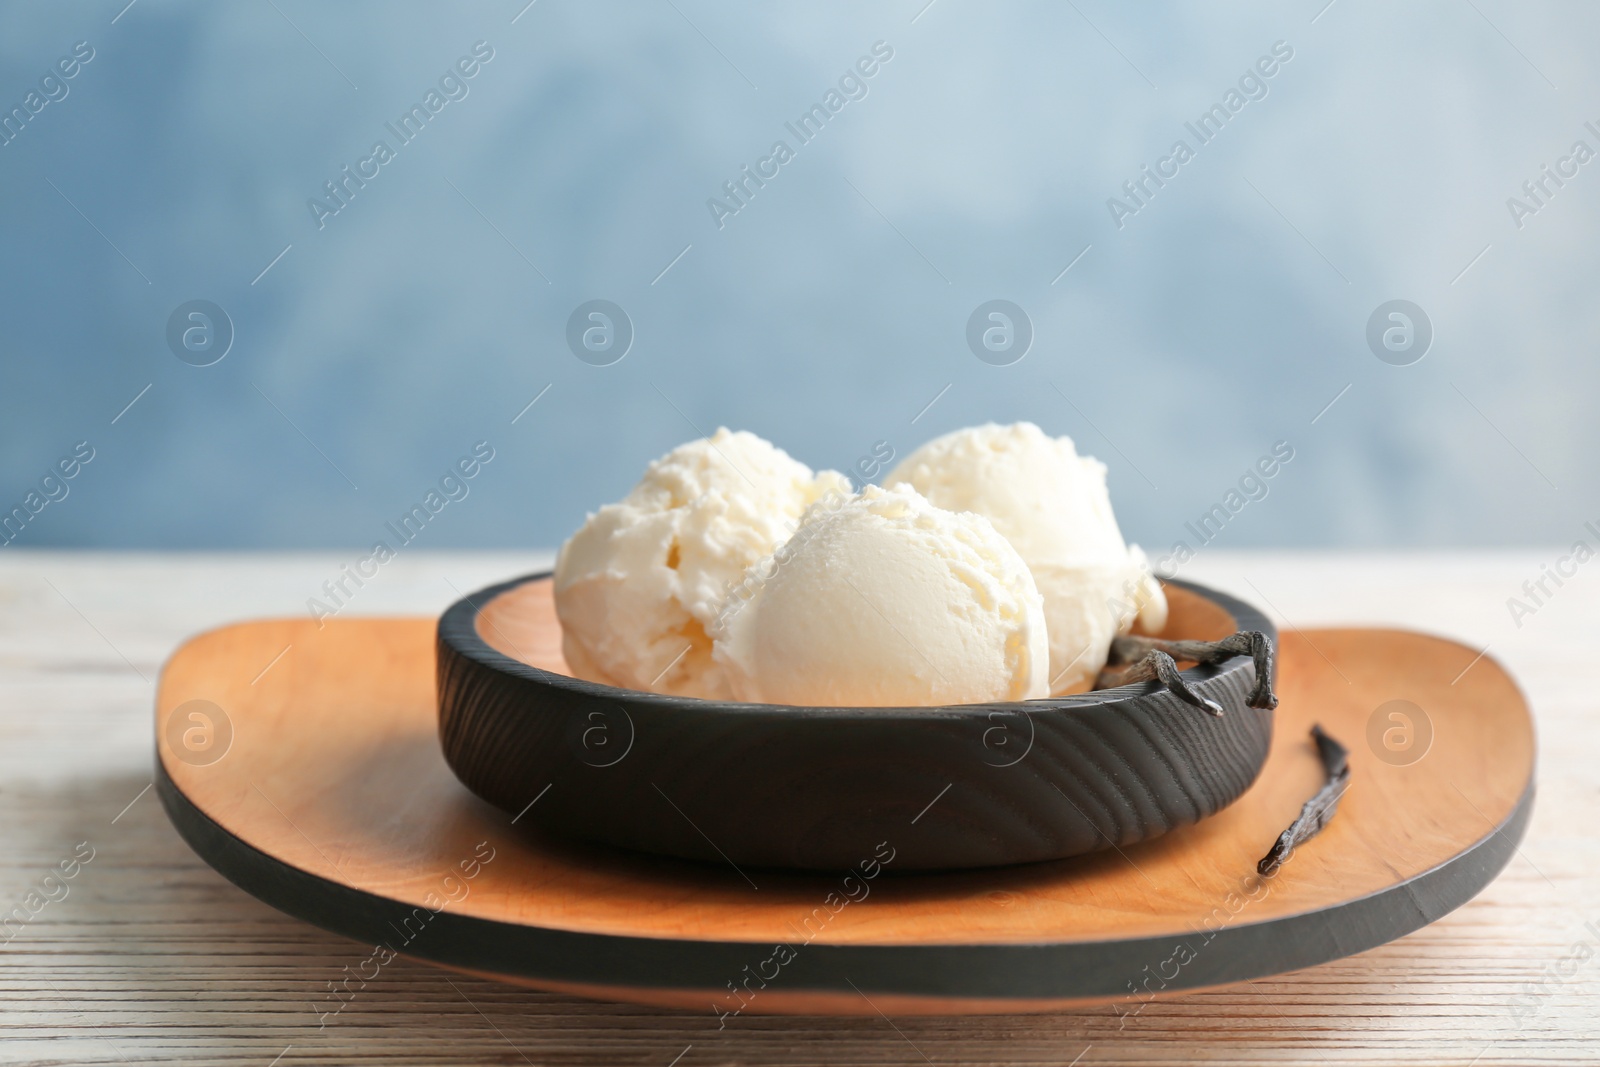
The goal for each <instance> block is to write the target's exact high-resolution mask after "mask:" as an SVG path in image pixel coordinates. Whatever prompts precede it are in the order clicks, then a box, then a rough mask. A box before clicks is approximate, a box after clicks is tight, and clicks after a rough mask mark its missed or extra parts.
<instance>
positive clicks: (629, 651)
mask: <svg viewBox="0 0 1600 1067" xmlns="http://www.w3.org/2000/svg"><path fill="white" fill-rule="evenodd" d="M829 490H833V491H834V493H835V494H836V495H838V494H848V493H849V491H850V484H849V481H848V480H847V479H846V478H845V476H844V475H842V474H839V473H838V472H836V471H822V472H820V473H818V474H813V473H812V471H811V468H809V467H807V466H806V465H805V464H803V463H799V462H797V461H795V460H793V459H791V458H790V457H789V456H788V455H787V454H786V453H784V452H783V451H782V450H781V449H778V448H776V447H774V446H773V445H772V444H770V443H769V442H767V441H765V440H763V439H761V438H760V437H757V436H755V435H754V434H751V433H745V432H742V431H741V432H739V433H732V432H730V431H728V430H727V429H719V430H717V432H716V433H715V434H713V435H712V436H711V437H709V438H702V439H700V440H697V441H690V442H689V443H688V444H685V445H680V446H679V447H677V448H675V449H673V450H672V451H671V452H669V453H667V455H665V456H663V457H662V458H660V459H658V460H656V461H655V462H654V463H652V464H650V467H649V469H648V470H647V471H645V474H644V477H643V478H641V479H640V481H639V484H638V485H636V486H634V488H633V490H632V491H631V492H630V493H629V494H628V495H627V496H626V497H625V498H623V499H622V500H621V501H619V502H618V503H615V504H607V505H606V506H604V507H602V508H601V509H600V510H599V511H597V512H595V513H593V514H591V515H589V517H588V519H587V520H586V521H585V522H584V524H583V526H582V528H580V529H579V530H578V532H577V533H575V534H573V535H572V537H571V538H570V539H569V540H568V541H567V543H566V544H564V545H562V546H561V552H560V554H559V555H558V556H557V558H556V572H555V601H556V613H557V615H558V616H559V617H560V619H561V629H562V650H563V652H564V653H565V655H566V659H567V665H568V666H569V667H571V668H572V671H573V673H574V674H576V675H577V676H578V677H580V678H586V679H588V680H590V681H595V682H605V683H607V684H610V685H618V686H624V687H627V688H630V689H644V690H652V691H655V692H659V693H673V694H678V695H681V696H698V697H707V698H714V699H728V698H729V697H730V696H731V691H730V689H729V686H728V681H727V679H726V677H725V671H724V668H723V665H722V664H720V663H718V662H717V661H716V660H714V659H713V657H712V655H711V638H710V636H709V635H708V633H707V628H708V627H709V626H710V625H711V624H712V623H713V622H714V621H715V619H716V617H717V615H718V613H719V612H720V611H721V609H722V607H723V604H724V603H725V601H726V599H727V597H728V590H729V588H730V587H731V586H732V585H733V584H734V583H735V582H738V581H740V580H741V579H742V578H743V576H744V573H745V571H746V569H747V568H749V566H750V565H751V564H753V563H755V562H756V561H758V560H760V559H762V558H763V557H765V556H767V555H769V554H770V553H771V552H773V551H774V550H775V549H776V548H777V547H778V546H780V545H782V544H783V543H784V542H785V541H787V540H788V538H789V535H790V534H791V533H792V532H793V531H794V529H795V528H796V526H797V525H798V522H799V520H800V517H801V515H802V514H803V513H804V511H805V509H806V508H807V507H808V506H809V505H811V504H812V503H814V502H815V501H816V500H818V499H819V498H820V497H821V496H822V495H823V494H824V493H826V492H828V491H829Z"/></svg>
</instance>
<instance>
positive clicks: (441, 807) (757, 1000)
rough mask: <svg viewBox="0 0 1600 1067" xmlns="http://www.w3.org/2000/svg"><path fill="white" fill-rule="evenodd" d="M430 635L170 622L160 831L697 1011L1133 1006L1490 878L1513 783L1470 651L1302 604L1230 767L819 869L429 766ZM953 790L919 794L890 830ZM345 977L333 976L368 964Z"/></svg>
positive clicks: (1525, 777)
mask: <svg viewBox="0 0 1600 1067" xmlns="http://www.w3.org/2000/svg"><path fill="white" fill-rule="evenodd" d="M434 631H435V620H433V619H428V618H414V619H354V618H351V619H330V620H327V621H326V623H325V625H323V626H322V627H320V628H319V626H318V624H317V623H316V622H314V621H311V620H305V619H295V620H281V621H264V622H251V623H244V624H240V625H235V626H229V627H225V628H223V629H220V630H216V631H213V632H211V633H207V634H203V635H201V636H200V637H197V638H195V639H193V640H192V641H190V642H189V643H188V644H186V645H184V646H183V647H182V648H181V649H179V650H178V651H177V653H175V654H174V656H173V657H172V659H171V661H170V662H169V663H168V664H167V666H166V669H165V671H164V672H163V675H162V679H161V685H160V689H159V693H158V696H157V704H156V736H157V753H158V766H157V785H158V789H159V791H160V795H161V798H162V801H163V803H164V804H165V806H166V809H167V811H168V813H169V815H170V816H171V818H172V820H173V822H174V824H175V825H176V826H177V828H178V830H179V832H180V833H181V834H182V835H183V836H184V838H185V839H186V840H187V841H188V842H189V843H190V844H191V845H192V846H193V847H194V849H195V850H196V851H197V852H198V853H199V854H200V855H201V856H202V857H203V858H205V859H206V861H207V862H209V863H210V864H211V865H212V866H214V867H215V868H217V870H219V871H221V872H222V873H223V874H224V875H226V876H227V877H228V878H230V879H231V880H232V881H234V882H235V883H236V884H238V885H239V886H240V887H242V888H243V889H245V890H246V891H247V892H250V893H252V894H254V895H255V896H257V897H260V898H261V899H262V900H264V901H267V902H268V903H270V904H272V905H274V906H276V907H278V908H280V909H282V910H284V911H286V912H288V913H290V914H293V915H296V916H299V917H301V918H303V919H305V920H307V921H310V922H313V923H316V924H318V925H320V926H323V927H325V928H327V929H330V930H334V931H337V932H339V933H342V934H345V935H347V936H349V937H352V938H354V939H356V940H358V941H362V942H365V943H366V944H367V945H370V946H377V947H376V948H374V949H373V950H371V951H370V952H368V950H363V952H368V960H369V963H371V967H373V968H375V967H377V966H380V965H381V964H380V962H375V961H381V960H383V959H386V958H388V957H387V955H385V953H389V952H394V953H403V954H407V955H411V956H415V957H419V958H422V959H427V960H431V961H433V962H436V963H439V964H442V965H445V966H448V967H453V968H457V969H461V970H469V971H473V972H477V973H481V974H486V975H493V976H497V977H500V978H504V979H506V980H509V981H515V982H521V983H525V984H529V985H533V986H537V987H540V988H544V989H551V990H558V991H567V992H572V993H577V994H581V995H587V996H594V997H603V998H610V999H621V1000H632V1001H638V1002H645V1003H652V1004H664V1005H676V1006H681V1007H684V1008H689V1009H693V1010H697V1011H708V1012H714V1013H717V1014H720V1015H722V1016H723V1017H724V1018H726V1017H727V1016H728V1015H731V1014H732V1013H735V1012H741V1013H762V1012H797V1013H820V1012H836V1013H873V1012H876V1011H879V1010H882V1011H885V1012H889V1013H911V1012H928V1013H955V1012H1010V1011H1030V1010H1048V1009H1050V1008H1056V1007H1062V1006H1067V1005H1070V1004H1073V1003H1081V1002H1084V1001H1092V1000H1099V1001H1108V1000H1109V1001H1113V1002H1120V1003H1121V1004H1123V1005H1126V1006H1127V1008H1128V1010H1133V1009H1134V1008H1136V1007H1137V1005H1138V1004H1139V1003H1141V1002H1142V1001H1143V1000H1144V999H1146V998H1148V997H1150V996H1153V995H1161V994H1170V993H1173V992H1178V991H1182V990H1188V989H1196V988H1201V987H1208V986H1216V985H1222V984H1227V983H1231V982H1236V981H1240V980H1243V979H1250V978H1256V977H1260V976H1263V975H1268V974H1273V973H1277V972H1280V971H1284V970H1288V969H1292V968H1297V967H1304V966H1309V965H1312V964H1316V963H1320V962H1322V961H1325V960H1330V959H1334V958H1337V957H1340V956H1345V955H1348V954H1351V953H1354V952H1359V951H1361V950H1363V949H1366V948H1370V947H1372V946H1374V945H1377V944H1380V943H1382V942H1384V941H1387V940H1389V939H1391V938H1395V937H1399V936H1401V935H1403V934H1405V933H1408V932H1410V931H1412V930H1415V929H1417V928H1418V927H1420V926H1423V925H1424V924H1426V923H1428V922H1430V921H1432V920H1434V919H1436V918H1438V917H1439V916H1441V915H1443V914H1445V913H1446V912H1448V911H1450V910H1451V909H1452V908H1455V907H1458V906H1459V905H1461V904H1462V903H1464V902H1465V901H1466V900H1468V899H1469V898H1471V897H1472V896H1473V895H1474V894H1475V893H1477V892H1478V891H1479V890H1480V889H1482V888H1483V887H1484V886H1485V885H1486V884H1488V882H1489V881H1490V880H1491V879H1492V878H1493V877H1494V875H1495V874H1496V873H1497V872H1498V871H1499V870H1500V868H1501V867H1502V866H1504V864H1505V863H1506V861H1507V860H1508V858H1509V857H1510V856H1511V854H1512V851H1513V849H1514V848H1515V847H1516V843H1517V841H1518V840H1519V839H1520V837H1521V835H1522V832H1523V829H1524V827H1525V825H1526V822H1527V819H1528V815H1529V811H1530V808H1531V804H1532V795H1533V753H1534V740H1533V729H1532V723H1531V721H1530V718H1529V714H1528V709H1527V706H1526V704H1525V703H1524V702H1523V699H1522V697H1521V695H1520V694H1519V693H1518V691H1517V688H1516V686H1515V685H1514V684H1513V683H1512V681H1511V679H1510V678H1509V677H1507V675H1506V673H1505V672H1504V671H1503V670H1502V669H1501V668H1500V667H1499V666H1498V665H1496V664H1495V663H1494V661H1493V660H1491V659H1490V658H1488V657H1483V658H1482V659H1477V660H1476V662H1475V656H1476V653H1475V652H1474V650H1472V649H1469V648H1466V647H1464V646H1461V645H1458V644H1455V643H1453V642H1450V641H1445V640H1441V639H1438V638H1434V637H1427V636H1423V635H1420V634H1414V633H1406V632H1398V631H1389V630H1314V631H1309V632H1304V633H1302V632H1298V631H1297V632H1291V633H1288V634H1286V635H1285V636H1284V637H1283V639H1282V643H1281V648H1280V665H1281V673H1280V678H1279V685H1278V692H1279V695H1280V697H1281V698H1282V703H1281V704H1280V706H1279V709H1278V712H1277V716H1278V723H1277V730H1276V732H1275V736H1274V738H1273V742H1272V751H1271V753H1270V755H1269V757H1268V759H1267V763H1266V767H1265V770H1264V771H1263V773H1262V774H1261V776H1260V777H1259V778H1258V779H1257V780H1256V782H1255V784H1254V785H1252V786H1251V787H1250V788H1249V789H1248V790H1247V791H1246V792H1245V794H1244V795H1243V796H1242V797H1241V798H1240V799H1239V800H1238V801H1237V802H1235V803H1234V804H1233V805H1231V806H1230V807H1228V808H1226V809H1225V810H1223V811H1222V812H1220V813H1219V814H1217V815H1215V816H1213V817H1212V818H1209V819H1206V820H1204V821H1202V822H1199V823H1197V824H1195V825H1192V826H1187V827H1183V828H1180V829H1177V830H1174V831H1172V832H1171V833H1168V834H1166V835H1164V836H1162V837H1160V838H1158V839H1155V840H1152V841H1148V842H1145V843H1144V844H1140V845H1136V846H1132V847H1128V848H1121V849H1114V850H1106V851H1103V852H1099V853H1096V854H1093V855H1089V856H1082V857H1078V858H1075V859H1070V860H1061V861H1054V862H1050V863H1041V864H1032V865H1024V866H1014V867H1003V868H987V869H980V870H969V871H962V872H955V873H941V874H931V873H923V874H910V873H900V872H897V871H896V864H897V860H898V855H897V853H896V851H895V849H896V840H895V836H896V835H895V834H894V833H893V832H892V830H890V831H886V832H887V833H888V837H887V838H886V839H885V841H884V845H883V847H882V848H881V849H878V848H875V847H874V848H869V849H868V850H867V851H866V852H865V854H863V855H861V856H860V857H859V858H858V860H857V862H856V863H855V864H854V865H853V867H852V869H851V870H850V871H845V870H841V871H838V872H835V873H831V874H797V873H774V872H771V871H766V870H760V869H749V868H739V869H735V868H734V867H733V866H732V865H730V864H727V863H724V862H721V861H719V862H717V863H714V864H713V863H701V862H695V861H690V860H677V859H668V858H663V857H650V856H641V855H639V854H637V853H629V852H623V851H621V850H613V849H609V848H606V847H604V846H598V845H583V844H575V843H572V842H569V841H566V840H562V839H558V838H555V837H551V836H547V835H545V834H544V833H542V832H540V831H536V830H531V829H529V828H528V823H529V820H528V819H527V818H526V817H525V816H524V817H522V818H520V819H519V818H518V817H517V816H512V815H508V814H505V813H503V812H501V811H499V810H497V809H495V808H493V807H491V806H490V805H488V804H486V803H484V802H483V801H481V800H479V799H477V798H476V797H474V796H472V795H471V794H470V793H469V792H468V791H467V790H466V788H464V787H463V786H462V785H461V784H460V783H459V782H458V781H457V780H456V778H455V776H454V775H453V774H451V772H450V768H449V767H448V766H447V765H446V763H445V760H444V757H443V756H442V754H441V752H440V747H439V739H438V736H437V719H436V707H435V694H434V684H435V680H434ZM268 664H272V666H271V669H269V670H267V671H266V672H265V673H262V668H263V667H264V666H266V665H268ZM1394 701H1406V702H1408V703H1406V704H1399V705H1397V704H1394V703H1392V702H1394ZM1395 714H1401V715H1402V717H1403V718H1404V719H1405V721H1404V722H1402V721H1401V720H1396V719H1394V718H1392V717H1391V716H1393V715H1395ZM1314 722H1316V723H1321V724H1322V725H1323V726H1324V727H1325V728H1326V729H1327V730H1328V731H1330V732H1331V733H1332V734H1333V735H1334V736H1336V737H1338V738H1340V739H1341V740H1343V741H1344V742H1346V743H1347V744H1348V745H1349V746H1350V749H1351V753H1352V755H1351V760H1352V764H1353V768H1354V776H1353V780H1352V783H1351V786H1350V791H1349V793H1348V794H1347V795H1346V797H1345V799H1344V802H1343V805H1342V806H1341V808H1340V811H1339V813H1338V815H1337V817H1336V818H1334V820H1333V821H1332V823H1331V824H1330V825H1329V826H1328V828H1327V829H1326V830H1324V831H1323V833H1322V834H1321V835H1320V836H1318V837H1316V838H1314V839H1312V840H1311V841H1310V842H1308V843H1306V844H1305V845H1302V846H1301V847H1300V849H1299V850H1298V851H1297V852H1296V853H1295V854H1294V856H1293V857H1292V858H1291V859H1290V861H1289V862H1288V863H1287V864H1286V865H1285V866H1284V867H1283V868H1282V869H1281V871H1280V872H1279V873H1278V874H1277V875H1276V876H1275V877H1273V878H1271V879H1266V880H1262V879H1260V878H1257V877H1256V876H1255V875H1254V873H1253V872H1254V868H1255V864H1256V861H1257V860H1258V859H1259V858H1260V857H1261V856H1262V854H1263V853H1264V852H1265V851H1266V850H1267V848H1268V847H1269V846H1270V845H1271V844H1272V841H1273V839H1274V838H1275V837H1276V836H1277V834H1278V833H1279V832H1280V831H1281V830H1282V829H1283V828H1284V827H1285V826H1286V825H1288V823H1289V822H1290V821H1291V820H1292V819H1293V818H1294V816H1295V815H1296V813H1297V812H1298V811H1299V809H1300V806H1301V804H1302V803H1303V802H1304V801H1305V800H1306V798H1307V797H1309V796H1310V795H1311V794H1312V793H1313V792H1314V791H1315V790H1316V789H1317V787H1318V786H1319V785H1320V784H1321V773H1322V772H1321V768H1320V766H1319V765H1318V761H1317V758H1316V755H1315V751H1314V749H1313V747H1312V745H1311V742H1310V741H1309V739H1308V737H1307V731H1308V730H1309V728H1310V726H1311V725H1312V723H1314ZM1395 730H1404V731H1406V732H1405V733H1404V736H1403V737H1402V736H1400V735H1397V734H1394V733H1393V731H1395ZM1385 731H1390V736H1388V737H1385ZM1369 738H1371V739H1372V740H1371V741H1370V742H1369ZM1400 741H1408V742H1409V746H1401V747H1400V748H1399V749H1398V750H1397V749H1396V747H1395V746H1396V744H1397V743H1398V742H1400ZM1380 753H1381V755H1380ZM532 784H535V785H538V786H540V787H542V785H543V783H532ZM554 788H555V787H554V786H552V787H551V789H552V792H551V793H546V794H544V795H543V798H542V799H541V798H540V797H539V795H538V791H537V789H535V790H534V795H533V796H532V798H531V801H532V803H534V804H535V805H536V806H537V805H539V804H543V803H545V802H546V801H548V800H550V799H552V798H553V790H554ZM962 788H964V786H963V785H962V784H961V783H959V782H957V783H954V784H952V785H951V787H950V792H949V793H947V794H946V795H945V796H944V797H943V798H942V799H941V798H934V797H930V798H929V799H930V800H932V801H933V803H931V805H929V807H928V808H927V809H926V810H925V811H923V812H922V813H920V821H919V822H918V823H917V825H921V824H922V823H926V822H929V821H930V820H932V821H934V822H935V823H937V821H938V820H939V819H940V818H941V815H940V812H941V808H942V805H944V803H945V802H946V801H949V800H950V799H951V795H952V794H954V793H955V792H956V791H957V790H960V789H962ZM658 802H659V803H661V804H662V805H663V806H666V805H668V804H669V803H670V802H669V801H668V800H667V799H665V798H658ZM668 810H670V808H668ZM946 810H948V809H946ZM1070 810H1071V809H1070V806H1069V804H1068V802H1067V801H1065V800H1063V802H1062V804H1061V807H1060V813H1061V814H1062V816H1063V817H1066V816H1067V814H1068V813H1069V812H1070ZM905 829H906V830H907V831H910V830H911V829H912V827H911V826H910V825H909V822H908V825H907V827H906V828H905ZM874 844H876V843H874ZM358 972H359V975H360V977H352V979H351V983H352V984H351V987H350V988H351V989H352V991H353V990H354V989H356V988H359V985H360V984H361V982H363V981H365V980H366V979H367V978H369V977H371V975H372V973H375V972H374V971H372V970H370V969H369V968H364V967H357V968H354V969H353V970H352V972H351V974H352V976H355V975H357V974H358ZM1117 1010H1122V1008H1118V1009H1117Z"/></svg>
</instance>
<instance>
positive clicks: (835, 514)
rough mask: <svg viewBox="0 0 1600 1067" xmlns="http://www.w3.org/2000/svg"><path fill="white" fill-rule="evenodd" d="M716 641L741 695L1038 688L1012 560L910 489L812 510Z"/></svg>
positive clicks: (1041, 638) (963, 520) (871, 702)
mask: <svg viewBox="0 0 1600 1067" xmlns="http://www.w3.org/2000/svg"><path fill="white" fill-rule="evenodd" d="M746 597H747V599H746ZM715 638H716V642H715V652H714V655H715V658H716V660H717V661H718V662H720V663H722V664H724V665H725V667H726V671H727V677H728V679H729V681H730V682H731V684H732V688H733V692H734V695H735V696H736V697H737V698H738V699H740V700H748V701H755V702H760V703H769V704H800V705H809V706H816V707H858V706H880V707H881V706H923V705H942V704H972V703H981V702H985V701H1006V700H1028V699H1032V698H1034V697H1041V696H1045V695H1047V693H1048V689H1047V680H1048V675H1047V673H1046V671H1047V668H1048V660H1049V645H1048V642H1047V639H1046V636H1045V616H1044V601H1043V600H1042V599H1041V597H1040V596H1039V590H1038V588H1037V587H1036V586H1035V585H1034V581H1033V577H1032V576H1031V575H1030V574H1029V573H1028V568H1027V565H1026V564H1025V563H1023V561H1022V557H1021V556H1019V555H1018V554H1017V551H1016V549H1014V548H1012V547H1011V545H1010V544H1009V543H1008V542H1007V541H1006V539H1005V538H1004V537H1001V536H1000V534H999V533H997V532H996V531H995V528H994V526H993V525H992V524H991V523H990V522H989V520H987V519H985V518H983V517H982V516H979V515H973V514H959V513H956V512H952V511H946V510H944V509H943V508H938V507H935V506H934V505H932V504H930V503H929V502H928V501H927V500H925V499H923V497H922V496H921V495H920V494H918V493H917V492H916V491H915V490H913V489H912V488H911V487H910V486H900V487H897V488H894V489H887V490H886V489H880V488H878V487H877V486H868V487H867V488H866V490H865V491H863V492H862V494H861V495H860V496H858V497H853V498H849V499H844V500H839V499H830V500H828V501H825V502H823V503H820V504H818V505H816V506H815V507H813V508H811V510H809V511H808V512H807V513H806V515H805V518H804V520H803V521H802V523H801V525H800V528H799V529H798V530H797V531H795V534H794V537H793V538H791V539H790V540H789V542H788V543H787V544H786V545H784V546H783V548H781V549H780V550H779V551H778V552H776V553H775V554H774V555H773V556H771V557H769V558H768V559H765V560H762V561H761V562H760V563H758V564H756V565H755V566H754V567H752V568H751V572H750V574H749V575H748V576H747V578H746V581H745V582H744V583H743V585H742V586H741V590H740V597H739V599H737V600H736V601H734V602H730V604H729V607H728V609H727V610H726V611H725V612H724V615H723V617H722V619H721V621H720V624H719V626H718V629H717V630H716V632H715Z"/></svg>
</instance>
